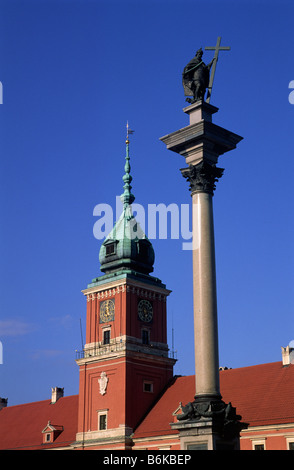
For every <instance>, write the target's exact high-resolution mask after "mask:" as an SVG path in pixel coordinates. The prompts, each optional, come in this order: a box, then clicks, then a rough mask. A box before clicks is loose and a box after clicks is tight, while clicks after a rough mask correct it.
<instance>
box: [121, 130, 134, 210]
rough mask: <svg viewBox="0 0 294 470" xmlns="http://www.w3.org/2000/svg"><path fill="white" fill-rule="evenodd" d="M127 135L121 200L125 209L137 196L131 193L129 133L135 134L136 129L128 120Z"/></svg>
mask: <svg viewBox="0 0 294 470" xmlns="http://www.w3.org/2000/svg"><path fill="white" fill-rule="evenodd" d="M126 127H127V137H126V163H125V174H124V176H123V182H124V192H123V194H122V195H121V200H122V202H123V205H124V210H125V209H126V208H127V207H128V206H130V205H131V204H132V203H133V202H134V200H135V196H134V195H133V194H132V193H131V189H132V186H131V182H132V179H133V178H132V176H131V174H130V171H131V165H130V141H129V135H131V134H133V133H134V131H132V130H131V129H130V128H129V123H128V121H127V126H126Z"/></svg>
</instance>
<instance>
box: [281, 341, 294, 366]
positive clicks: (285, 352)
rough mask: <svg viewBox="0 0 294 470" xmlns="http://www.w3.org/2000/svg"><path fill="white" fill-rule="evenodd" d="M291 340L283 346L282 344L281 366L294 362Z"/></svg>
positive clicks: (293, 348) (293, 349)
mask: <svg viewBox="0 0 294 470" xmlns="http://www.w3.org/2000/svg"><path fill="white" fill-rule="evenodd" d="M292 346H294V345H292V341H291V343H290V344H289V345H288V346H286V347H285V348H283V346H282V348H281V349H282V360H283V366H289V365H290V364H294V347H292Z"/></svg>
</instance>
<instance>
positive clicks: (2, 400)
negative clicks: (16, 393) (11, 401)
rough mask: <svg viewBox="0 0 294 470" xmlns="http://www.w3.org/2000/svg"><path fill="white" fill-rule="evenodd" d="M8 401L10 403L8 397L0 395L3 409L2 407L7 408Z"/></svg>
mask: <svg viewBox="0 0 294 470" xmlns="http://www.w3.org/2000/svg"><path fill="white" fill-rule="evenodd" d="M7 403H8V398H1V397H0V410H2V408H6V407H7Z"/></svg>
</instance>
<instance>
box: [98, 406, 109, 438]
mask: <svg viewBox="0 0 294 470" xmlns="http://www.w3.org/2000/svg"><path fill="white" fill-rule="evenodd" d="M101 416H105V429H100V417H101ZM97 421H98V431H101V432H102V431H107V427H108V409H107V410H98V411H97Z"/></svg>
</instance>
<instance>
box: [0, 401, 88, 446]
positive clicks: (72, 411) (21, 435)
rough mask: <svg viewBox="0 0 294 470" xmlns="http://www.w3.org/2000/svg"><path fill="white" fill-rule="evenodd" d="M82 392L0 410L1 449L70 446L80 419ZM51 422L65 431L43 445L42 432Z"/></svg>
mask: <svg viewBox="0 0 294 470" xmlns="http://www.w3.org/2000/svg"><path fill="white" fill-rule="evenodd" d="M78 400H79V396H78V395H72V396H69V397H62V398H59V400H57V402H56V403H54V404H51V400H44V401H37V402H34V403H27V404H24V405H16V406H8V407H7V408H2V410H1V411H0V449H8V450H9V449H46V448H47V449H48V448H54V447H63V446H68V445H69V444H70V443H71V442H73V441H75V437H76V432H77V420H78ZM48 421H50V422H51V423H53V425H54V426H55V427H56V428H57V427H58V428H60V426H63V431H62V432H61V433H60V434H59V435H58V436H57V438H56V439H55V441H54V442H53V443H52V444H50V443H48V444H47V443H46V444H42V442H43V434H42V431H43V429H44V428H45V427H46V425H47V423H48Z"/></svg>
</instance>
